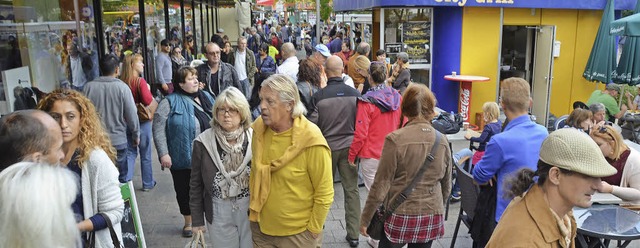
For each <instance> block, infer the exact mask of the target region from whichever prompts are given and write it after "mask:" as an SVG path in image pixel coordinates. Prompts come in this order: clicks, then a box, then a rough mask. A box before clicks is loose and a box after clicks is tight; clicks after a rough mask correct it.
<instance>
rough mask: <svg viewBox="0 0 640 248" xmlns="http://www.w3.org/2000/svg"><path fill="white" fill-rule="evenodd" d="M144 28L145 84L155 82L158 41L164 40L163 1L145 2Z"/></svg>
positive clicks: (147, 0)
mask: <svg viewBox="0 0 640 248" xmlns="http://www.w3.org/2000/svg"><path fill="white" fill-rule="evenodd" d="M144 5H145V9H144V14H145V27H146V29H147V30H146V34H147V35H146V39H147V51H146V53H145V56H146V62H145V66H146V67H147V68H149V69H148V70H145V77H146V80H147V82H156V80H155V70H153V68H155V57H156V56H157V55H158V49H159V47H160V41H162V40H164V39H166V38H167V37H166V35H167V32H166V28H165V27H166V22H165V20H164V1H163V0H145V1H144Z"/></svg>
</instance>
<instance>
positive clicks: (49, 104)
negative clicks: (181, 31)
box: [0, 22, 640, 248]
mask: <svg viewBox="0 0 640 248" xmlns="http://www.w3.org/2000/svg"><path fill="white" fill-rule="evenodd" d="M327 31H328V33H327V38H326V40H325V41H324V42H323V43H320V44H315V45H314V46H311V44H310V43H309V41H308V40H307V39H306V38H307V37H306V34H304V33H305V31H304V30H303V29H302V28H301V27H299V26H297V25H292V24H290V23H286V24H283V25H282V26H275V27H273V26H271V25H270V23H269V22H260V23H256V26H255V27H251V28H247V29H246V31H245V34H243V36H242V37H240V38H239V39H238V46H237V48H236V49H235V50H234V49H233V48H231V46H230V43H229V41H228V37H226V35H224V30H218V33H217V34H216V35H214V36H213V37H212V38H211V42H209V43H207V44H206V45H204V47H203V48H204V52H205V55H204V57H205V58H206V61H204V62H201V63H198V62H197V60H196V59H195V58H194V57H193V56H189V54H186V55H187V56H185V53H184V50H183V49H185V50H186V49H191V48H190V47H189V46H190V45H189V44H191V42H192V41H189V40H188V39H185V41H184V42H185V45H184V46H183V45H180V44H175V42H172V41H169V40H162V41H161V42H160V47H159V51H158V55H157V57H156V59H155V64H154V66H153V68H145V65H144V64H143V58H142V56H141V55H139V54H138V53H128V54H126V55H123V56H121V57H119V56H117V55H114V54H109V55H106V56H104V57H103V58H102V59H101V61H100V63H99V69H100V72H101V75H102V76H100V77H95V78H90V77H88V76H86V75H84V76H83V75H80V74H73V75H75V76H76V79H78V78H84V79H86V80H87V82H86V83H84V84H80V83H73V84H72V86H74V87H72V89H58V90H55V91H53V92H51V93H49V94H48V95H47V96H46V97H44V98H43V99H42V100H41V101H40V102H39V104H38V105H37V109H38V110H21V111H16V112H13V113H11V114H9V115H6V116H4V117H2V118H1V119H0V150H3V151H8V152H3V154H2V155H0V169H2V173H0V183H1V185H2V188H0V200H1V203H0V218H3V219H2V221H0V222H2V223H15V222H19V223H18V224H16V225H17V226H9V225H7V224H0V238H2V239H3V240H6V243H7V244H11V245H12V246H16V247H38V246H40V245H41V244H45V245H44V246H48V245H50V244H56V245H58V246H61V247H80V246H82V244H84V242H85V241H86V240H87V239H88V238H89V237H90V236H95V242H96V247H109V246H111V244H112V238H114V237H112V236H111V235H110V234H109V230H108V226H109V225H110V224H113V227H114V229H115V231H116V233H117V234H118V235H117V237H116V238H117V239H119V240H122V235H121V230H120V224H119V223H120V221H121V220H122V218H123V215H124V213H123V212H124V202H123V200H122V197H121V194H120V188H119V184H120V183H127V182H129V181H131V180H132V178H133V174H134V170H135V169H134V165H135V161H136V159H137V157H138V154H139V155H140V164H141V174H142V185H141V186H142V187H141V189H142V190H143V191H150V190H153V189H154V187H155V186H156V184H157V182H156V181H155V180H154V178H153V174H152V171H153V165H152V162H151V161H152V159H151V154H152V144H155V149H156V150H157V154H158V159H159V161H160V168H161V169H162V170H165V169H168V170H169V173H171V176H172V179H173V186H174V190H175V194H176V202H177V205H178V206H179V211H180V214H181V215H183V217H184V225H183V226H181V229H180V232H177V233H176V234H180V235H181V236H183V237H191V236H193V235H194V233H195V232H207V233H208V237H209V238H210V242H211V243H212V244H213V245H214V246H215V247H218V246H220V247H243V248H246V247H320V246H321V245H322V232H323V228H324V224H325V220H326V218H327V214H328V212H329V209H330V207H331V205H332V204H333V199H334V187H333V182H334V180H333V178H334V177H335V176H336V175H337V174H339V176H340V178H341V184H342V187H343V191H344V192H343V193H344V196H345V197H344V202H342V203H339V204H343V206H344V209H345V217H344V218H345V221H346V223H345V224H346V231H347V232H346V233H347V234H346V236H345V238H344V239H345V242H347V244H348V245H349V246H351V247H357V246H358V245H359V238H360V235H363V236H365V237H368V236H369V233H370V231H371V230H368V228H369V226H370V224H372V223H371V222H372V217H374V215H376V214H378V213H376V211H377V209H379V207H380V206H383V207H384V208H385V209H392V210H393V212H389V213H387V215H385V217H386V219H384V220H383V221H384V223H385V224H384V228H383V230H382V231H381V232H382V233H381V236H380V237H381V240H375V239H373V238H369V239H367V242H368V244H369V245H371V246H373V247H402V246H404V245H406V244H408V247H431V245H432V243H433V241H434V240H437V239H440V238H442V236H443V235H444V228H445V225H444V209H445V207H444V206H445V204H446V202H447V201H448V200H449V198H450V196H452V197H453V198H454V199H455V198H457V197H461V196H460V193H459V192H458V189H457V185H456V184H455V183H454V180H453V178H454V176H453V175H452V174H453V167H454V166H453V164H454V163H456V164H457V163H460V161H463V158H464V157H472V159H471V165H472V166H471V167H468V168H465V169H466V170H468V171H469V172H470V173H471V174H472V175H473V178H474V180H475V181H476V183H478V184H480V185H483V186H482V187H483V191H482V192H481V194H493V198H491V197H489V198H488V199H492V200H488V201H485V202H479V203H478V204H479V205H481V206H483V207H482V208H480V210H478V211H484V214H483V215H479V214H476V218H477V219H475V220H474V222H476V221H477V223H480V224H478V225H480V226H482V227H483V229H482V230H483V232H482V233H481V234H474V233H473V230H472V237H473V238H474V242H475V244H476V245H478V246H482V247H484V246H485V245H486V246H488V247H507V246H514V245H515V244H528V245H530V246H543V245H544V246H548V245H552V246H555V245H561V246H564V247H570V246H572V245H574V244H573V243H572V242H574V238H575V235H576V224H575V219H574V218H573V215H572V212H571V209H572V207H574V206H580V207H588V206H589V205H590V201H589V200H588V199H589V197H588V195H591V194H593V193H594V192H596V191H599V192H606V193H612V194H614V195H617V196H618V197H620V198H622V199H623V200H625V201H629V202H639V201H640V186H638V185H640V184H638V183H637V182H636V181H638V179H637V178H636V176H635V174H636V173H635V172H636V170H639V169H638V166H640V164H638V161H640V154H639V153H638V152H637V151H635V150H634V149H633V148H631V147H629V146H627V145H626V144H625V143H624V142H623V141H622V136H621V135H620V133H619V132H618V131H617V130H615V129H614V128H613V127H612V126H610V125H608V121H612V120H613V118H619V117H620V116H621V114H619V112H623V113H624V111H625V110H626V107H622V108H621V109H613V108H612V107H611V106H609V105H611V103H610V101H611V99H610V97H615V96H616V95H617V94H618V89H615V88H612V87H607V89H606V90H605V91H602V92H601V91H597V92H594V93H593V95H592V99H590V100H589V102H588V104H589V105H590V106H589V109H590V110H586V109H582V108H577V109H576V110H574V112H573V113H572V114H571V116H570V117H569V119H568V121H567V126H568V128H564V129H562V130H558V131H554V132H553V133H552V134H549V133H548V131H547V129H546V128H545V127H543V126H541V125H538V124H536V123H535V122H533V121H532V120H531V118H530V116H529V114H528V110H529V107H530V106H531V104H532V100H531V95H530V94H531V93H530V86H529V83H527V82H526V81H525V80H524V79H521V78H508V79H505V80H504V81H502V83H501V89H500V100H499V105H498V104H496V103H495V102H490V103H486V104H484V106H483V114H484V118H485V119H484V120H485V121H486V122H487V125H486V126H485V128H484V131H483V133H482V134H481V135H480V137H471V136H468V135H467V136H466V138H467V139H470V140H471V141H473V142H478V143H479V146H478V147H477V149H476V151H475V153H474V151H471V150H464V151H461V152H459V153H457V154H456V156H453V157H451V155H450V154H451V151H450V146H449V145H448V139H447V137H446V136H445V135H444V134H442V133H440V132H438V131H437V129H436V128H434V127H433V126H432V119H434V117H435V116H437V115H438V114H439V113H437V112H436V103H437V99H436V97H435V95H434V94H433V93H432V92H431V90H430V89H429V88H428V87H427V86H425V85H422V84H415V83H412V81H411V71H410V69H409V56H408V55H407V54H406V53H398V54H397V57H396V61H395V63H393V65H392V64H390V63H389V61H387V59H386V53H385V52H384V50H382V51H377V52H376V53H375V59H374V60H373V61H371V60H370V59H369V58H370V55H371V47H370V45H369V44H368V43H366V42H354V43H356V44H354V47H355V51H352V50H351V49H352V47H351V41H352V40H353V39H352V38H351V37H349V35H347V34H349V33H350V32H349V29H348V28H347V27H343V26H341V25H335V26H334V27H333V28H331V29H328V30H327ZM314 35H315V34H314ZM266 37H270V38H269V39H267V38H266ZM303 38H304V39H303ZM303 40H305V42H304V44H302V41H303ZM354 41H355V40H354ZM307 47H309V49H307ZM71 49H73V48H72V47H71ZM300 49H304V50H305V52H306V53H307V58H304V59H301V60H299V59H298V57H297V51H298V50H300ZM72 59H75V58H72ZM73 63H76V65H75V66H77V65H78V64H77V63H78V61H76V62H74V61H72V67H75V66H74V65H73ZM145 69H146V70H153V71H154V72H155V75H156V77H155V79H153V80H150V81H149V82H147V80H145V78H143V77H142V75H143V73H144V71H145ZM73 82H76V81H73ZM627 100H628V102H629V103H628V105H630V106H634V107H637V104H635V103H633V101H631V99H630V98H629V97H628V99H627ZM634 104H635V105H634ZM156 106H157V108H156ZM500 108H501V109H502V110H503V111H504V114H505V116H506V121H505V122H504V124H503V123H502V122H501V121H499V115H500ZM149 111H151V113H153V114H152V116H148V113H149ZM616 111H618V112H616ZM607 115H608V116H609V117H607ZM607 118H611V119H607ZM585 133H586V134H588V135H586V134H585ZM152 140H153V143H152V142H151V141H152ZM429 151H433V152H432V154H431V155H432V156H428V155H429V153H430V152H429ZM467 159H468V158H467ZM50 165H53V166H50ZM422 166H428V167H426V169H422ZM359 173H361V175H362V179H363V182H364V186H365V187H366V189H367V190H368V196H367V200H366V203H365V205H364V206H361V204H360V200H359V195H360V193H359V191H360V189H359V187H358V177H359ZM41 174H47V176H39V175H41ZM49 175H55V176H56V177H55V178H53V177H49ZM418 175H419V177H418ZM534 175H535V176H538V179H537V181H535V182H534V181H533V180H532V177H533V176H534ZM34 176H38V177H36V178H34ZM601 178H602V180H601ZM414 179H415V180H414ZM34 180H37V183H34V184H36V185H41V186H42V187H41V188H43V189H47V190H51V192H48V191H47V192H48V193H47V192H33V194H30V196H42V195H43V194H44V193H47V194H48V195H46V196H43V197H20V198H21V200H22V201H17V202H16V203H15V204H16V205H17V206H24V208H25V209H27V210H33V209H35V208H37V207H38V206H47V207H48V208H49V209H48V210H47V211H40V210H42V209H38V211H35V212H38V214H37V215H35V216H33V217H32V218H31V217H30V218H27V219H24V220H23V219H21V220H20V221H17V220H16V221H12V220H13V219H12V218H14V217H15V216H13V215H18V216H21V215H25V214H24V213H23V212H21V211H23V210H24V209H21V208H15V207H11V206H10V204H9V203H11V202H14V201H16V200H17V198H18V197H17V196H16V195H15V191H18V192H23V191H24V192H29V191H28V190H29V189H28V188H30V187H31V186H30V185H29V184H26V183H23V182H32V181H34ZM412 182H415V183H412ZM532 185H533V186H532ZM407 189H408V190H409V192H413V193H410V194H405V193H404V192H406V191H407ZM484 189H486V190H484ZM452 190H453V194H452V193H451V192H452ZM525 192H528V193H527V194H524V193H525ZM462 197H464V196H462ZM23 198H24V199H23ZM400 198H402V199H401V200H400V201H403V203H402V204H400V205H399V206H397V205H394V203H395V202H398V199H400ZM544 199H548V200H544ZM12 204H13V203H12ZM483 204H484V205H483ZM65 206H66V207H65ZM69 206H71V207H70V208H69ZM72 218H73V219H72ZM40 221H45V222H46V223H51V221H55V223H57V225H56V226H55V227H53V226H50V227H47V226H46V225H44V226H42V225H40V226H38V225H36V222H40ZM36 226H37V227H36ZM541 226H544V227H545V228H540V227H541ZM12 228H13V229H15V230H28V231H29V232H33V231H36V232H38V235H39V236H38V237H39V238H35V239H33V240H22V239H24V237H23V236H21V235H22V234H20V233H16V232H14V231H9V230H11V229H12ZM37 228H52V230H53V229H55V233H53V232H52V230H47V231H39V230H41V229H37ZM556 228H557V229H558V230H555V229H556ZM494 229H495V231H494ZM550 229H553V230H550ZM53 234H54V235H53ZM478 235H479V236H478ZM42 242H44V243H42ZM525 246H526V245H525Z"/></svg>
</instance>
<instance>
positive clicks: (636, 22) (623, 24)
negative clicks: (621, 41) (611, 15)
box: [609, 4, 640, 36]
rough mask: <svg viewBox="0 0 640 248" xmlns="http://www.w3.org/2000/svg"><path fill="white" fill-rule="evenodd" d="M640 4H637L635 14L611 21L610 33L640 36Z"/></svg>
mask: <svg viewBox="0 0 640 248" xmlns="http://www.w3.org/2000/svg"><path fill="white" fill-rule="evenodd" d="M637 6H638V4H636V12H634V13H635V14H633V15H630V16H627V17H625V18H620V19H618V20H615V21H614V22H612V23H611V27H610V28H609V33H610V34H611V35H624V36H640V13H638V12H637V10H638V7H637Z"/></svg>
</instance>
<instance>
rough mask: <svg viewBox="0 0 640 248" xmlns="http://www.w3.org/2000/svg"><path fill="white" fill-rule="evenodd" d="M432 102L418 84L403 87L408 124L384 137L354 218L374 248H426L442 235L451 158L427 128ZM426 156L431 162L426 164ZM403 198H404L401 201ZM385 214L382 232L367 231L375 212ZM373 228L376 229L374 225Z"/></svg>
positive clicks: (439, 136) (438, 136)
mask: <svg viewBox="0 0 640 248" xmlns="http://www.w3.org/2000/svg"><path fill="white" fill-rule="evenodd" d="M435 104H436V99H435V97H434V95H433V93H432V92H431V91H430V90H429V88H427V86H425V85H422V84H414V85H411V86H409V88H407V90H406V92H405V93H404V95H403V101H402V106H401V108H402V117H403V118H406V119H407V120H408V122H407V123H406V124H404V126H403V127H402V128H400V129H398V130H396V131H394V132H392V133H390V134H389V135H387V137H386V138H385V141H384V148H383V149H382V156H381V157H380V163H379V167H378V172H377V174H376V177H375V180H374V182H373V185H372V186H371V190H370V191H369V196H368V197H367V201H366V204H365V206H364V209H363V210H362V216H361V218H360V233H361V234H362V235H364V236H369V235H370V234H371V236H374V235H379V236H380V237H381V240H380V247H402V246H404V245H405V244H409V246H408V247H409V248H413V247H431V244H432V242H433V240H435V239H438V238H441V237H442V236H443V235H444V216H443V213H444V203H445V201H446V199H447V198H446V196H448V195H449V193H450V191H451V155H450V154H451V153H450V150H449V146H448V142H447V139H446V137H445V136H444V135H443V134H441V133H439V132H437V131H436V130H435V129H434V128H433V127H432V126H431V119H433V116H434V114H435V113H434V107H435ZM428 155H432V156H433V159H431V160H430V159H429V158H430V156H428ZM401 193H402V195H405V196H406V200H404V199H405V198H403V197H402V196H401ZM379 206H383V207H384V209H386V212H385V213H386V214H383V215H382V216H384V217H382V218H378V219H380V220H381V222H383V223H384V224H383V225H378V227H380V226H383V228H381V229H382V230H377V231H380V232H382V233H373V232H372V231H374V230H368V228H373V227H372V226H370V223H371V222H372V218H373V217H374V215H376V209H378V207H379ZM373 224H377V223H376V222H374V223H373Z"/></svg>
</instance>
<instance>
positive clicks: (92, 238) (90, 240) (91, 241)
mask: <svg viewBox="0 0 640 248" xmlns="http://www.w3.org/2000/svg"><path fill="white" fill-rule="evenodd" d="M98 214H99V215H102V217H103V218H104V220H105V221H107V227H108V228H109V234H110V235H111V242H113V247H115V248H120V247H124V246H122V245H121V244H120V240H119V239H118V235H117V234H116V231H115V230H114V229H113V224H111V220H110V219H109V216H107V215H106V214H103V213H98ZM88 235H89V236H88V237H87V240H86V242H85V246H84V247H87V248H95V247H96V231H91V232H89V234H88Z"/></svg>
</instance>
